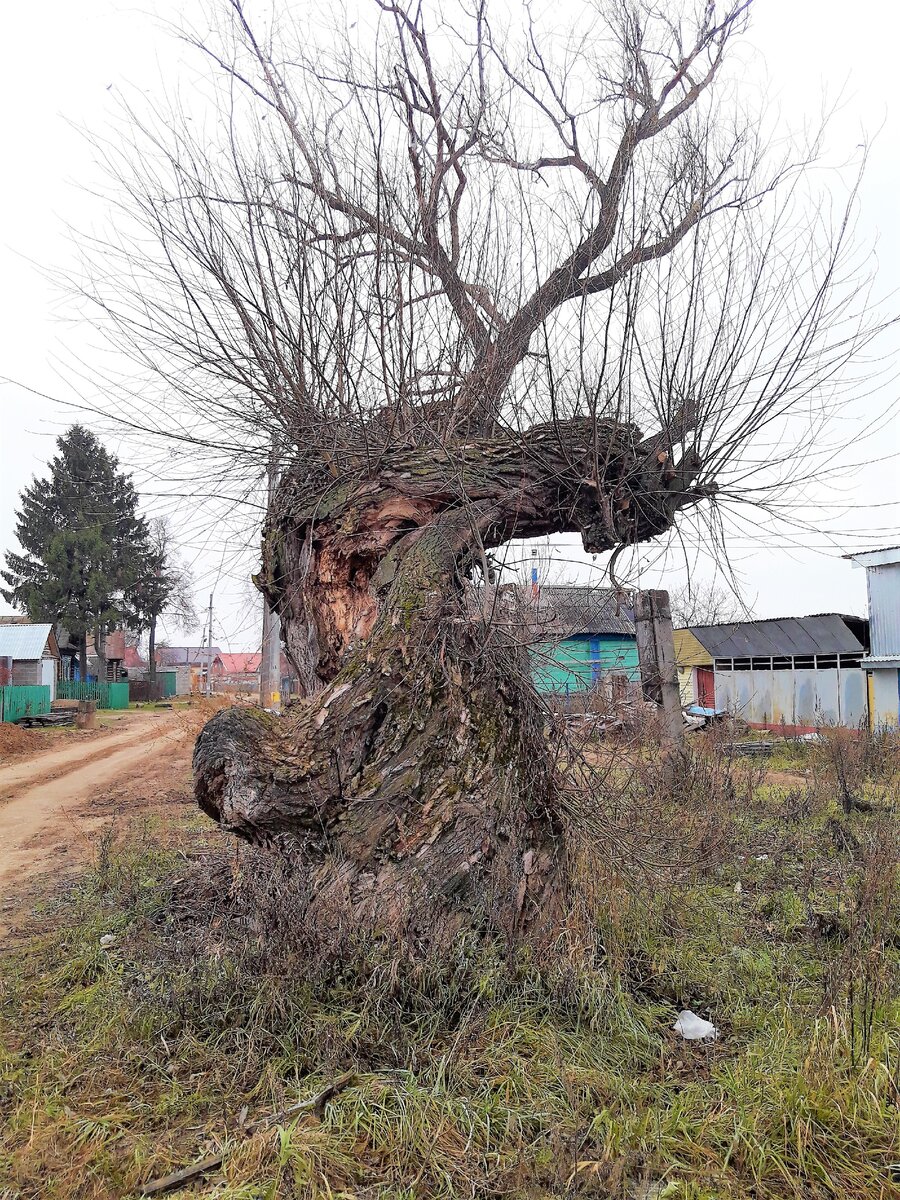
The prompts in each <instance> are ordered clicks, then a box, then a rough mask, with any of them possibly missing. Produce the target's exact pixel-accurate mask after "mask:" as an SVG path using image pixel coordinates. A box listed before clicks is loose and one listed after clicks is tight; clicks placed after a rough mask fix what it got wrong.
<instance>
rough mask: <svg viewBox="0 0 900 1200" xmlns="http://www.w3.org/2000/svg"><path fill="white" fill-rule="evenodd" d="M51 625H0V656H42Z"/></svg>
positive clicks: (28, 657)
mask: <svg viewBox="0 0 900 1200" xmlns="http://www.w3.org/2000/svg"><path fill="white" fill-rule="evenodd" d="M52 628H53V626H52V625H0V658H14V659H17V660H18V661H20V662H21V661H22V660H25V661H28V660H29V659H35V658H42V657H43V654H44V649H45V648H46V645H47V638H48V637H49V636H50V631H51V629H52Z"/></svg>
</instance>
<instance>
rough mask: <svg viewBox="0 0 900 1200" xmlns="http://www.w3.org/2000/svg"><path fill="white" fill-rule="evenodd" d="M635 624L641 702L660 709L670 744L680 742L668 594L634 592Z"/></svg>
mask: <svg viewBox="0 0 900 1200" xmlns="http://www.w3.org/2000/svg"><path fill="white" fill-rule="evenodd" d="M634 624H635V630H636V633H637V649H638V661H639V663H640V667H641V686H642V690H643V693H644V699H645V700H652V701H653V703H654V704H656V705H658V706H659V709H660V711H661V714H662V718H663V727H664V729H665V732H666V735H667V736H668V737H669V738H671V739H672V740H673V741H681V739H682V737H683V736H684V718H683V716H682V713H681V693H680V692H679V689H678V668H677V666H676V663H675V639H674V638H673V636H672V613H671V610H670V608H669V593H668V592H664V591H646V592H636V593H635V597H634Z"/></svg>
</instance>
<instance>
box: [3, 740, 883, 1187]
mask: <svg viewBox="0 0 900 1200" xmlns="http://www.w3.org/2000/svg"><path fill="white" fill-rule="evenodd" d="M720 755H721V751H720V748H718V747H716V746H715V745H714V744H712V745H710V744H708V743H700V744H698V745H697V746H696V747H694V748H690V749H689V750H688V751H687V752H686V757H685V758H684V759H682V760H681V761H680V762H675V763H674V764H673V763H672V762H669V763H665V762H663V761H662V760H660V759H658V758H657V757H654V754H653V752H652V751H651V750H649V749H648V750H646V751H645V752H643V753H641V752H636V753H634V754H633V755H631V756H630V757H627V756H625V755H623V754H622V752H621V748H618V749H617V758H616V761H615V763H610V764H607V765H603V764H601V773H602V777H603V789H602V790H601V789H600V788H599V787H598V789H597V791H596V793H595V801H596V810H597V811H599V812H602V814H603V817H604V820H603V823H602V827H601V826H600V823H599V821H596V820H595V824H597V826H598V828H600V832H601V833H602V836H603V838H605V839H606V840H605V841H603V840H602V839H601V838H600V837H599V836H598V839H597V840H596V841H595V842H593V843H589V842H588V841H586V842H585V846H586V847H589V846H590V845H593V847H594V849H590V848H588V849H585V850H584V852H583V861H581V862H580V863H579V864H578V871H579V875H580V878H581V879H582V880H583V882H584V885H585V886H584V888H583V891H582V894H581V897H580V900H579V905H580V908H579V911H578V912H577V913H576V914H574V915H573V922H572V930H573V931H577V933H578V937H575V936H574V932H573V936H572V938H571V940H570V942H569V943H568V950H567V952H565V953H560V954H559V955H557V956H556V957H555V958H554V960H553V961H552V962H542V961H535V959H534V958H533V957H531V956H530V955H529V953H528V951H527V950H525V951H522V952H520V953H518V954H517V955H513V956H511V955H510V954H509V952H508V950H507V948H506V947H504V946H501V945H497V944H492V943H487V944H486V943H485V942H484V941H479V940H477V939H476V938H475V937H474V936H473V937H472V938H471V939H461V940H460V941H459V942H458V943H457V944H456V945H455V947H454V950H453V953H452V954H450V955H446V954H445V955H442V956H441V957H440V958H437V957H429V956H428V955H427V954H417V953H416V952H415V951H416V948H415V947H411V946H397V945H393V944H389V943H386V942H384V941H381V940H379V939H378V938H368V939H362V938H354V935H353V931H347V930H343V931H342V936H341V937H340V939H338V940H336V941H335V943H334V944H333V945H326V944H323V943H322V942H321V941H318V942H315V943H314V942H313V941H312V940H311V938H310V935H309V932H308V928H307V926H306V925H305V923H304V920H303V916H304V912H305V911H306V906H307V905H308V903H309V902H310V896H309V895H308V894H307V893H305V892H304V888H303V886H302V884H301V883H298V873H297V871H296V870H295V869H294V868H293V867H292V866H291V865H290V864H289V863H287V862H286V861H284V860H280V859H277V858H273V857H272V856H271V855H269V854H268V853H265V852H263V851H261V850H257V849H252V848H251V849H246V848H244V849H242V850H241V851H240V853H239V855H238V856H237V857H235V856H234V855H233V853H231V852H225V851H223V850H221V849H219V848H215V847H214V848H209V846H206V847H203V846H200V845H199V844H198V843H197V842H196V834H195V833H194V832H192V830H191V828H189V827H185V828H184V829H183V830H182V831H181V834H180V835H179V837H178V838H175V839H174V841H175V846H174V848H173V846H172V844H171V843H172V842H173V838H172V835H171V831H170V832H169V834H168V836H167V837H166V838H165V839H162V838H155V837H154V836H152V835H151V833H150V832H148V831H147V830H142V831H140V833H139V834H137V835H132V836H130V837H126V838H124V840H122V841H120V842H119V843H118V844H112V843H111V842H110V840H109V839H106V840H104V842H103V843H102V845H101V854H100V857H99V861H98V864H97V866H96V868H95V869H94V870H93V871H92V872H90V873H89V874H88V875H86V876H85V877H84V878H83V879H82V880H81V881H80V883H79V885H78V887H77V889H76V890H75V891H74V892H73V894H72V895H71V898H70V905H69V908H68V910H67V911H66V912H65V914H64V916H62V917H57V918H56V920H50V921H49V926H50V927H49V928H47V929H46V930H44V931H42V932H40V933H38V934H36V935H35V936H34V937H32V938H30V939H29V940H28V941H27V942H25V943H23V944H21V945H19V946H18V947H17V948H16V949H14V950H13V951H12V952H11V953H10V954H8V955H7V956H6V958H5V960H4V962H3V964H2V967H0V984H2V992H0V1011H2V1024H3V1033H2V1051H0V1097H2V1104H3V1110H4V1128H3V1136H2V1142H0V1179H2V1180H3V1181H4V1184H3V1186H6V1187H7V1188H8V1189H10V1190H9V1192H8V1194H9V1195H10V1196H15V1197H38V1196H40V1197H42V1198H44V1197H46V1198H47V1200H56V1198H59V1200H61V1198H62V1197H66V1198H70V1197H71V1198H74V1200H99V1198H100V1197H125V1196H131V1195H134V1194H136V1193H137V1191H138V1189H139V1187H140V1186H141V1185H142V1184H143V1183H145V1182H146V1181H147V1180H148V1179H151V1178H153V1177H157V1176H161V1175H164V1174H166V1173H167V1172H169V1171H171V1170H173V1169H177V1168H179V1167H182V1166H185V1165H188V1164H190V1163H192V1162H194V1161H197V1160H199V1159H201V1158H203V1157H205V1156H207V1155H209V1154H215V1155H218V1154H219V1153H220V1152H221V1154H222V1166H221V1167H220V1168H217V1169H216V1170H215V1171H213V1172H211V1173H208V1174H207V1175H205V1176H203V1177H202V1178H201V1180H199V1181H198V1182H196V1183H195V1184H194V1188H195V1193H194V1194H202V1195H207V1196H210V1197H217V1198H219V1200H238V1198H239V1197H240V1198H241V1200H249V1198H251V1197H253V1198H256V1197H259V1198H262V1197H275V1198H280V1197H285V1198H286V1197H296V1196H303V1197H311V1198H318V1197H323V1198H324V1197H329V1198H330V1197H336V1196H347V1197H349V1196H354V1197H363V1196H364V1197H370V1196H371V1197H400V1196H403V1197H407V1196H408V1197H416V1198H419V1197H421V1198H423V1200H425V1198H428V1200H431V1198H432V1197H434V1198H445V1197H446V1198H448V1200H449V1198H451V1197H454V1198H455V1197H458V1196H470V1197H484V1198H485V1200H486V1198H487V1197H494V1196H498V1195H505V1196H511V1197H523V1198H526V1197H527V1198H528V1200H531V1198H536V1197H539V1196H540V1197H544V1196H547V1197H549V1196H563V1195H575V1194H577V1195H587V1196H590V1195H593V1196H598V1197H599V1196H603V1197H623V1198H624V1197H635V1196H639V1195H648V1196H649V1195H656V1196H663V1195H664V1196H666V1197H672V1198H682V1200H688V1198H690V1200H700V1198H701V1197H703V1198H706V1197H708V1198H709V1200H713V1198H715V1200H775V1198H779V1200H780V1198H787V1197H791V1198H795V1197H797V1198H799V1197H803V1198H804V1200H817V1198H819V1197H822V1198H823V1200H824V1198H825V1197H837V1196H842V1197H858V1198H859V1200H863V1198H864V1197H865V1198H869V1197H875V1196H878V1197H884V1198H889V1197H891V1196H900V1185H898V1183H897V1181H896V1180H895V1179H894V1178H893V1176H892V1174H891V1164H892V1163H894V1162H896V1161H898V1159H900V1091H898V1076H897V1063H898V1062H900V1001H898V993H900V989H898V982H900V923H898V922H900V918H898V912H900V905H898V899H900V877H898V839H897V827H896V814H895V812H894V811H893V810H892V808H891V806H890V803H889V802H887V801H886V798H885V796H886V794H885V792H884V791H881V790H879V786H880V785H878V784H877V783H874V784H866V783H863V785H862V788H863V789H866V788H868V791H867V792H866V794H867V796H868V797H869V800H870V804H871V811H863V810H859V809H854V810H853V811H851V812H845V811H844V809H843V807H842V805H841V799H840V794H839V793H838V792H837V791H836V790H835V787H834V782H833V781H834V776H833V775H832V776H831V777H827V776H826V775H825V774H824V772H825V770H826V768H825V767H824V766H823V767H820V768H815V767H814V768H811V770H812V774H811V776H810V777H809V778H808V779H807V783H806V788H805V791H804V795H805V794H806V793H807V792H813V793H815V792H816V788H817V779H816V771H817V770H818V771H821V772H822V784H821V786H822V789H823V793H824V794H823V795H822V796H817V798H816V799H815V803H810V804H797V803H795V802H794V801H793V800H791V798H790V796H789V794H788V791H787V790H785V789H784V788H781V787H779V786H776V785H773V784H772V783H770V782H768V781H767V780H765V779H763V778H762V777H761V775H760V773H759V770H758V767H757V766H756V765H752V766H747V765H742V764H740V763H737V762H732V761H730V760H727V759H722V758H721V757H717V756H720ZM854 786H855V787H857V788H859V786H860V785H859V784H855V785H854ZM577 815H578V814H574V815H573V819H575V818H576V817H577ZM835 820H837V821H840V822H841V824H842V826H843V827H844V828H846V829H847V830H848V832H850V833H851V834H852V839H848V840H847V841H846V842H845V843H842V844H840V845H839V844H837V843H836V840H835V838H834V837H833V836H832V829H831V825H830V822H833V821H835ZM164 842H165V843H168V845H164ZM185 850H187V853H185ZM588 934H589V936H588ZM579 939H581V940H579ZM685 1007H686V1008H690V1009H692V1010H693V1011H695V1012H697V1013H698V1014H700V1015H702V1016H704V1017H708V1018H709V1019H710V1020H711V1021H713V1023H714V1024H715V1025H716V1026H717V1027H718V1028H719V1029H720V1031H721V1036H720V1038H719V1039H718V1040H717V1041H715V1042H712V1043H709V1044H700V1043H686V1042H683V1041H682V1040H681V1039H680V1038H679V1037H678V1036H677V1035H676V1034H675V1033H674V1031H673V1030H672V1025H673V1023H674V1019H675V1016H676V1014H677V1013H678V1011H679V1010H680V1009H681V1008H685ZM348 1071H349V1072H352V1073H353V1079H352V1082H351V1083H350V1084H348V1085H347V1086H346V1087H343V1088H342V1089H341V1090H340V1091H339V1092H338V1093H337V1094H336V1095H335V1096H334V1097H333V1098H332V1099H331V1100H330V1101H329V1102H328V1103H327V1104H326V1105H324V1107H323V1108H322V1109H321V1111H310V1112H304V1113H302V1114H300V1115H297V1116H295V1117H293V1118H291V1119H285V1120H282V1121H280V1122H279V1121H278V1120H276V1121H275V1122H274V1124H273V1125H271V1126H266V1127H264V1128H261V1129H258V1130H256V1131H255V1132H254V1131H251V1132H249V1133H248V1132H247V1127H248V1125H250V1124H252V1122H253V1121H254V1120H256V1119H259V1118H260V1117H264V1116H266V1115H268V1114H277V1113H279V1112H281V1111H282V1110H284V1109H285V1108H287V1107H289V1106H290V1105H291V1104H293V1103H295V1102H296V1101H297V1100H298V1099H302V1098H303V1097H307V1096H313V1095H315V1094H316V1093H318V1092H319V1091H320V1090H321V1089H322V1088H323V1087H325V1086H326V1085H327V1084H328V1083H329V1081H331V1080H333V1079H335V1078H337V1077H339V1076H341V1075H342V1074H343V1073H346V1072H348ZM7 1181H8V1182H7ZM2 1194H3V1193H2V1191H0V1195H2Z"/></svg>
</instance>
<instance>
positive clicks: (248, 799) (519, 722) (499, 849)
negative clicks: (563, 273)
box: [195, 421, 705, 948]
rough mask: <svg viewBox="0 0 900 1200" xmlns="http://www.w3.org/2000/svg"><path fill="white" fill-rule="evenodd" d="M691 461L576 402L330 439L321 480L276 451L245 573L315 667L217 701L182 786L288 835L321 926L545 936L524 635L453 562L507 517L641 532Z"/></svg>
mask: <svg viewBox="0 0 900 1200" xmlns="http://www.w3.org/2000/svg"><path fill="white" fill-rule="evenodd" d="M354 456H356V460H355V461H354ZM694 470H696V468H695V467H694V466H691V467H689V468H687V469H686V470H684V471H681V472H678V471H677V470H672V469H671V468H670V467H669V466H668V456H667V455H666V454H661V453H659V451H658V450H656V448H655V447H654V450H653V453H651V454H650V455H649V457H648V455H647V453H646V451H645V450H644V448H643V443H642V440H641V435H640V433H639V431H638V430H637V429H635V428H633V427H631V426H622V425H616V424H613V423H609V424H593V423H591V422H588V421H570V422H568V423H564V424H558V425H544V426H540V427H537V428H535V429H532V430H531V431H529V433H527V434H525V435H523V436H520V437H513V436H512V435H506V436H502V437H495V438H489V439H479V440H474V441H471V442H469V443H466V444H464V445H460V446H457V447H455V448H454V449H453V450H451V451H446V450H445V451H443V452H439V451H438V450H434V451H426V450H424V449H422V448H411V449H405V450H404V449H397V450H394V451H392V452H388V453H385V454H384V455H383V456H382V458H381V459H380V460H378V461H376V462H374V463H373V464H372V465H368V466H367V465H365V460H363V459H362V457H361V456H360V455H359V454H358V452H354V451H353V450H350V449H348V450H346V451H345V452H344V461H343V462H342V463H341V466H340V470H339V472H338V477H339V482H335V480H334V477H333V476H332V475H331V473H330V472H326V471H325V470H324V469H322V468H318V469H316V468H315V467H313V468H310V466H309V465H308V464H306V463H302V462H301V463H297V464H295V465H294V467H293V468H292V469H290V470H289V471H288V472H287V473H286V475H285V478H284V480H283V482H282V484H281V487H280V488H279V491H278V494H277V496H276V499H275V507H274V511H273V513H272V514H271V517H270V521H269V524H268V528H267V531H266V535H265V544H264V563H263V571H262V573H261V576H260V579H259V582H260V583H261V585H262V586H263V587H264V588H265V590H266V593H267V595H268V596H269V598H270V600H271V601H272V603H273V604H274V605H275V607H276V608H277V609H278V612H279V614H280V616H281V619H282V627H283V630H284V637H285V644H286V649H287V652H288V654H289V655H290V656H291V658H292V659H293V661H294V663H295V665H299V666H302V667H303V668H304V669H308V667H309V666H310V665H311V664H314V667H315V686H314V688H313V689H312V694H311V695H310V697H309V699H308V700H306V701H305V702H302V703H301V704H299V705H293V706H291V707H290V708H289V709H288V711H287V713H286V714H285V715H284V716H283V717H282V718H280V719H279V718H274V717H272V716H271V715H270V714H266V713H263V712H260V711H248V710H246V709H237V708H234V709H227V710H225V711H223V712H222V713H220V714H218V715H217V716H216V717H215V718H214V719H213V720H212V721H211V722H210V723H209V725H207V727H206V728H205V729H204V731H203V733H202V734H201V736H200V738H199V740H198V743H197V748H196V754H195V769H196V778H197V795H198V800H199V803H200V805H201V807H202V808H203V809H204V811H206V812H207V813H209V815H210V816H212V817H214V818H215V819H216V820H218V821H220V822H221V823H222V824H223V825H224V826H225V827H226V828H227V829H229V830H231V831H232V832H234V833H236V834H238V835H239V836H241V837H244V838H247V839H250V840H252V841H262V842H266V843H269V844H277V845H279V846H281V847H282V848H283V849H285V850H287V851H288V852H290V853H291V854H293V855H294V856H295V858H296V861H297V866H298V870H302V871H304V872H306V873H307V877H308V886H309V888H310V890H311V894H312V895H314V897H315V901H314V903H312V904H311V906H310V911H309V914H308V921H309V923H310V925H311V926H314V927H315V928H316V929H317V930H319V931H320V932H321V933H322V935H323V936H325V937H328V938H335V937H340V936H341V931H342V930H346V929H352V930H353V931H354V934H355V935H359V933H360V932H367V931H369V932H373V933H375V932H379V933H383V934H389V935H391V936H393V937H396V938H401V939H403V940H404V944H406V945H410V946H427V947H429V948H433V947H435V946H441V947H445V948H448V947H450V946H452V945H453V943H454V939H456V938H458V936H459V935H460V932H461V931H462V930H464V929H475V930H481V931H484V932H491V933H492V934H494V935H501V936H503V937H504V938H506V939H507V940H509V941H513V940H515V939H517V938H521V937H529V938H533V939H535V940H537V941H539V942H540V943H542V944H549V943H550V942H551V941H552V940H553V939H554V938H555V937H556V935H557V934H558V932H559V928H560V920H561V916H562V913H563V911H564V909H565V903H566V898H567V887H568V870H567V866H566V847H565V840H564V830H563V822H562V821H561V819H560V815H559V804H558V795H559V788H560V780H559V779H558V778H557V776H556V768H555V765H554V762H553V760H552V757H551V753H550V749H549V747H548V742H547V737H546V730H545V720H544V714H543V711H542V709H541V706H540V704H539V701H538V698H537V696H536V694H535V692H534V690H533V687H532V684H531V681H530V675H529V672H528V668H527V662H525V661H524V651H523V650H522V649H521V648H520V647H519V646H517V645H516V644H514V642H512V641H510V640H508V637H507V636H506V635H504V634H503V633H502V632H501V631H500V630H499V629H498V628H496V626H492V625H491V624H490V622H486V623H483V622H481V621H479V620H477V619H475V618H474V617H473V614H472V612H471V609H467V608H466V606H465V604H464V601H463V576H464V574H465V571H466V569H467V568H468V567H469V566H470V565H471V564H472V563H473V562H474V561H477V560H478V558H479V557H480V555H481V553H482V552H483V550H484V548H486V547H491V546H496V545H498V544H500V543H502V542H504V541H506V540H507V539H509V538H511V537H517V536H527V535H535V534H541V533H550V532H556V531H559V530H578V531H579V532H580V533H581V535H582V538H583V540H584V543H585V546H586V547H587V548H588V549H590V550H604V549H609V548H611V547H613V546H616V545H620V544H622V543H623V542H635V541H641V540H644V539H645V538H648V537H652V536H654V535H655V534H657V533H659V532H660V531H662V530H664V529H666V528H668V526H669V525H670V524H671V521H672V518H673V515H674V513H675V511H676V510H677V509H678V508H679V507H682V506H683V505H685V504H688V503H693V502H695V501H696V500H697V499H699V498H700V497H701V496H702V495H703V494H705V493H704V491H703V490H702V489H696V490H692V489H691V486H690V476H691V472H692V471H694ZM673 484H674V486H673Z"/></svg>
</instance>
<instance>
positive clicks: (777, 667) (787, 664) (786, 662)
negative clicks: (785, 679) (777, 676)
mask: <svg viewBox="0 0 900 1200" xmlns="http://www.w3.org/2000/svg"><path fill="white" fill-rule="evenodd" d="M793 665H794V660H793V659H792V658H773V659H772V670H773V671H790V669H791V668H792V667H793Z"/></svg>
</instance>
